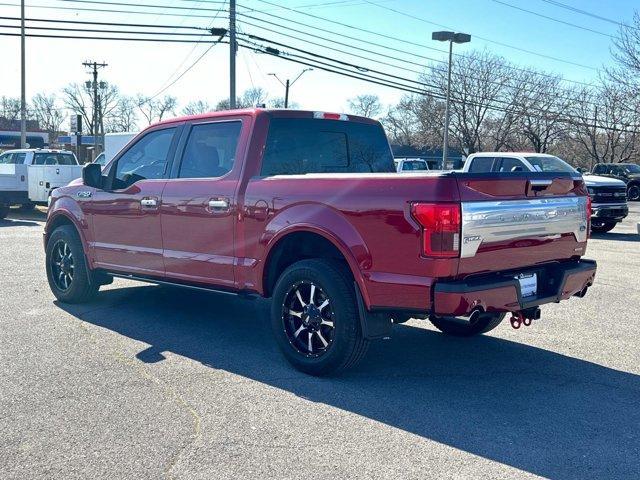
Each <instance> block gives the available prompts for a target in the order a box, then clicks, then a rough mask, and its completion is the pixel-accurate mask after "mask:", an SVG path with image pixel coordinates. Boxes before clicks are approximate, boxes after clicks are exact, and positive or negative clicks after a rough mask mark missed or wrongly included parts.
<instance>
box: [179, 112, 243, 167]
mask: <svg viewBox="0 0 640 480" xmlns="http://www.w3.org/2000/svg"><path fill="white" fill-rule="evenodd" d="M241 129H242V123H241V122H239V121H234V122H214V123H205V124H200V125H194V126H193V127H192V128H191V132H190V133H189V139H188V140H187V145H186V147H185V149H184V154H183V155H182V164H181V165H180V173H179V175H178V176H179V177H180V178H211V177H221V176H223V175H224V174H226V173H228V172H230V171H231V169H232V168H233V165H234V163H235V157H236V148H237V147H238V137H239V136H240V130H241Z"/></svg>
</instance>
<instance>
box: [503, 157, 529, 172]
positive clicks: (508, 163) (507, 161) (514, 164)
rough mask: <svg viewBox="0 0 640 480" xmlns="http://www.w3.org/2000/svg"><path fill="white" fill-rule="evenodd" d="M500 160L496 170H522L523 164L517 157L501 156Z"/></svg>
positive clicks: (523, 169)
mask: <svg viewBox="0 0 640 480" xmlns="http://www.w3.org/2000/svg"><path fill="white" fill-rule="evenodd" d="M499 160H500V166H499V167H498V172H501V173H512V172H524V171H525V168H524V164H523V163H522V162H521V161H520V160H518V159H517V158H510V157H502V158H500V159H499Z"/></svg>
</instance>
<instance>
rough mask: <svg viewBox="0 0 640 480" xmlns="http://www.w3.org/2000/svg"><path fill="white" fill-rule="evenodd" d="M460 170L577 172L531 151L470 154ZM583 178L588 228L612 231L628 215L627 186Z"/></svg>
mask: <svg viewBox="0 0 640 480" xmlns="http://www.w3.org/2000/svg"><path fill="white" fill-rule="evenodd" d="M463 171H465V172H470V173H483V172H500V173H505V174H510V173H518V172H549V173H554V172H558V173H566V172H574V173H577V170H576V169H575V168H573V167H572V166H571V165H569V164H568V163H567V162H565V161H564V160H562V159H560V158H558V157H556V156H554V155H548V154H545V153H531V152H482V153H473V154H471V155H469V157H468V158H467V160H466V162H465V164H464V168H463ZM583 178H584V183H585V184H586V186H587V190H588V192H589V196H590V197H591V230H592V231H594V232H598V233H605V232H608V231H610V230H612V229H613V228H614V227H615V226H616V224H617V223H619V222H621V221H622V220H623V219H624V218H625V217H626V216H627V215H628V214H629V208H628V206H627V187H626V186H625V184H624V182H621V181H620V180H616V179H614V178H608V177H600V176H596V175H590V174H583Z"/></svg>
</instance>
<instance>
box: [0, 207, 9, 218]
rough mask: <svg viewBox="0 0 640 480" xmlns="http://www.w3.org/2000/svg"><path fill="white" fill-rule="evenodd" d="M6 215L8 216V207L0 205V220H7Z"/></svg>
mask: <svg viewBox="0 0 640 480" xmlns="http://www.w3.org/2000/svg"><path fill="white" fill-rule="evenodd" d="M7 215H9V206H8V205H0V220H2V219H4V218H7Z"/></svg>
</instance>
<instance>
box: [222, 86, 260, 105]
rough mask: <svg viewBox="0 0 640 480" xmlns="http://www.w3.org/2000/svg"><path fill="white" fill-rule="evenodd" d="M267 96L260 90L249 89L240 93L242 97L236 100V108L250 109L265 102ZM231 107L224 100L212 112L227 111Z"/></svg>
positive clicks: (227, 101) (226, 99)
mask: <svg viewBox="0 0 640 480" xmlns="http://www.w3.org/2000/svg"><path fill="white" fill-rule="evenodd" d="M268 98H269V95H268V94H267V92H266V91H265V90H264V89H262V88H259V87H257V88H249V89H248V90H245V91H244V92H243V93H242V96H240V97H238V98H237V99H236V108H252V107H256V106H258V105H262V104H264V103H266V102H267V99H268ZM230 108H231V107H230V105H229V99H228V98H225V99H223V100H220V101H219V102H218V103H217V104H216V106H215V108H214V110H216V111H221V110H229V109H230Z"/></svg>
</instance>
